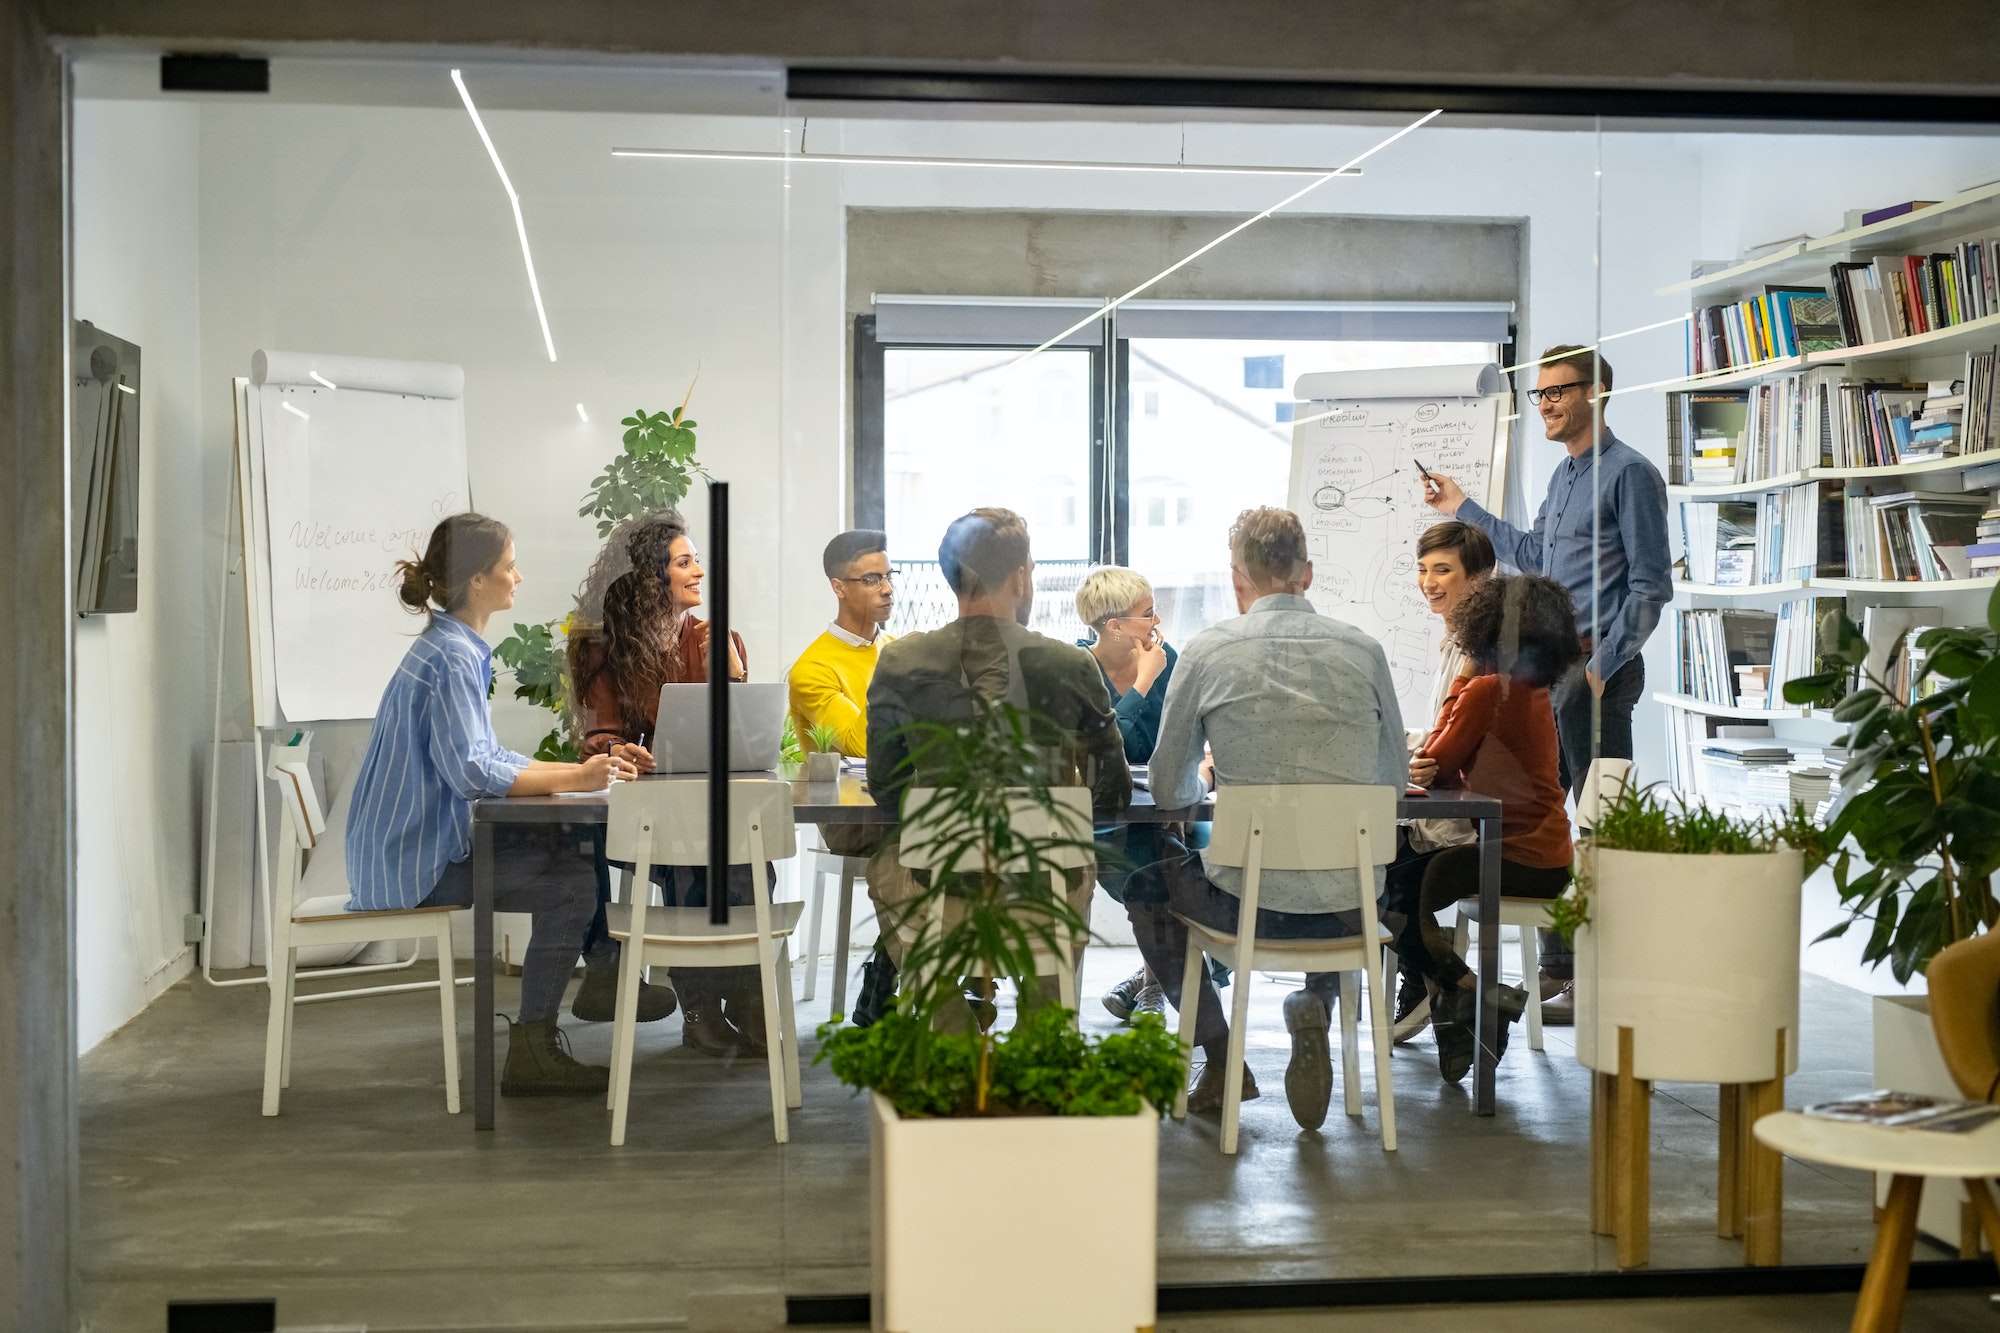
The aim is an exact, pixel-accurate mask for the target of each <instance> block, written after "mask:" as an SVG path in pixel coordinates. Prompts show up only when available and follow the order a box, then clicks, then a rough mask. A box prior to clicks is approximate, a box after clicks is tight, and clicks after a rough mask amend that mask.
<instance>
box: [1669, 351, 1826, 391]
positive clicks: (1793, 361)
mask: <svg viewBox="0 0 2000 1333" xmlns="http://www.w3.org/2000/svg"><path fill="white" fill-rule="evenodd" d="M1805 368H1806V359H1805V358H1804V357H1802V356H1778V357H1773V358H1771V359H1770V360H1769V361H1758V362H1754V363H1753V364H1751V365H1747V366H1739V367H1737V368H1736V369H1734V370H1711V371H1707V372H1705V373H1703V374H1700V375H1686V376H1683V377H1682V378H1680V379H1677V380H1662V381H1660V382H1659V383H1658V384H1639V385H1634V386H1633V388H1634V390H1638V389H1656V390H1658V391H1659V392H1661V393H1684V392H1686V391H1687V390H1689V389H1730V388H1736V387H1739V386H1741V385H1745V384H1755V383H1756V382H1757V381H1759V380H1762V379H1769V378H1770V377H1771V376H1773V375H1788V374H1792V373H1794V372H1796V371H1800V370H1804V369H1805Z"/></svg>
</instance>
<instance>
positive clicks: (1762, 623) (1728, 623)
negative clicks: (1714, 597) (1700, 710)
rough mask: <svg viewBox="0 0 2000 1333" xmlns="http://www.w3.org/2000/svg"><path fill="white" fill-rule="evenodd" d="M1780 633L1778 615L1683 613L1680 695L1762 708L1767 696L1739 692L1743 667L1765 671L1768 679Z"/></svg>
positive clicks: (1678, 627) (1678, 635)
mask: <svg viewBox="0 0 2000 1333" xmlns="http://www.w3.org/2000/svg"><path fill="white" fill-rule="evenodd" d="M1777 628H1778V617H1777V614H1776V613H1775V612H1771V611H1759V610H1751V609H1748V608H1737V607H1725V608H1709V607H1703V608H1699V609H1696V610H1684V611H1678V612H1676V613H1675V616H1674V635H1675V640H1676V647H1677V650H1678V655H1679V658H1680V692H1681V693H1682V694H1685V695H1687V696H1688V697H1689V698H1692V699H1698V700H1700V701H1701V702H1702V703H1707V704H1717V705H1720V706H1722V707H1725V708H1763V707H1765V706H1766V703H1765V701H1766V699H1767V698H1768V697H1769V696H1768V693H1767V692H1766V693H1759V694H1758V695H1756V696H1755V697H1754V698H1751V697H1744V696H1743V695H1741V694H1740V693H1739V688H1740V685H1741V680H1740V678H1739V677H1738V675H1737V668H1739V667H1753V668H1755V667H1761V668H1763V669H1764V671H1765V673H1766V675H1767V680H1766V686H1767V690H1768V674H1769V672H1770V668H1771V662H1772V647H1773V641H1774V638H1775V635H1776V633H1777Z"/></svg>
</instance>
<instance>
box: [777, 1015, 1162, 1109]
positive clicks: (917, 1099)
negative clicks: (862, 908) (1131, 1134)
mask: <svg viewBox="0 0 2000 1333" xmlns="http://www.w3.org/2000/svg"><path fill="white" fill-rule="evenodd" d="M820 1041H821V1045H820V1050H819V1054H818V1056H816V1057H815V1059H817V1060H821V1061H825V1062H826V1063H827V1065H828V1066H829V1067H830V1068H831V1069H832V1070H833V1073H834V1076H835V1077H836V1078H838V1079H839V1080H840V1081H841V1082H842V1083H845V1084H848V1085H849V1086H851V1087H857V1088H872V1089H874V1090H875V1091H877V1092H880V1093H881V1094H882V1095H883V1096H885V1097H887V1098H888V1099H889V1101H890V1103H891V1104H892V1105H894V1106H895V1108H896V1110H897V1112H898V1114H901V1115H906V1116H970V1115H996V1116H997V1115H1136V1114H1138V1112H1139V1109H1140V1107H1141V1106H1151V1107H1154V1108H1155V1109H1156V1110H1163V1109H1164V1108H1166V1107H1169V1106H1172V1105H1173V1101H1174V1095H1175V1093H1176V1092H1178V1091H1179V1088H1180V1080H1181V1049H1180V1041H1179V1039H1178V1038H1176V1037H1175V1036H1174V1034H1173V1033H1171V1032H1169V1031H1168V1030H1167V1026H1166V1024H1165V1023H1164V1022H1162V1021H1161V1020H1160V1018H1159V1017H1158V1016H1157V1015H1152V1014H1142V1015H1140V1016H1139V1017H1138V1018H1136V1019H1135V1020H1134V1021H1133V1024H1132V1027H1131V1029H1130V1030H1129V1031H1125V1032H1119V1033H1114V1034H1113V1035H1111V1036H1108V1037H1102V1038H1093V1037H1085V1036H1081V1035H1079V1034H1077V1033H1075V1032H1072V1031H1071V1030H1070V1026H1069V1011H1068V1010H1066V1009H1061V1008H1058V1007H1056V1006H1053V1005H1048V1006H1044V1007H1042V1008H1040V1009H1038V1010H1036V1011H1034V1012H1033V1013H1032V1014H1030V1015H1028V1016H1027V1017H1025V1018H1023V1019H1022V1020H1021V1022H1020V1023H1019V1024H1017V1025H1016V1026H1015V1028H1014V1029H1013V1031H1011V1032H1009V1033H1006V1034H1004V1035H1002V1036H999V1037H996V1038H994V1039H993V1040H992V1042H991V1044H990V1049H989V1051H988V1052H987V1054H988V1059H989V1065H988V1068H989V1073H988V1078H987V1087H986V1100H985V1105H984V1107H983V1109H982V1108H981V1107H980V1105H979V1102H978V1085H979V1067H980V1060H981V1055H982V1051H981V1046H980V1041H981V1038H980V1037H979V1036H978V1035H976V1034H973V1033H938V1032H933V1031H931V1030H930V1028H929V1025H928V1024H926V1023H925V1022H924V1021H923V1020H922V1019H919V1018H917V1017H915V1016H914V1015H912V1014H910V1013H907V1012H904V1011H902V1010H897V1011H894V1012H891V1013H888V1014H885V1015H883V1016H882V1018H881V1019H880V1020H879V1021H878V1022H876V1023H875V1024H873V1025H872V1026H870V1027H865V1028H857V1027H837V1026H835V1025H834V1024H831V1023H829V1024H826V1025H824V1026H822V1027H821V1028H820Z"/></svg>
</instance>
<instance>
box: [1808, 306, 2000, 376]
mask: <svg viewBox="0 0 2000 1333" xmlns="http://www.w3.org/2000/svg"><path fill="white" fill-rule="evenodd" d="M1995 341H2000V315H1988V316H1986V317H1985V318H1984V319H1973V320H1967V321H1966V322H1965V323H1963V324H1953V325H1951V326H1950V327H1949V328H1943V329H1932V330H1931V331H1930V332H1929V333H1913V334H1911V335H1910V336H1909V337H1907V338H1891V339H1889V340H1887V341H1886V342H1879V343H1863V344H1862V345H1861V346H1859V347H1836V348H1833V349H1831V350H1829V351H1825V352H1807V353H1806V354H1805V360H1806V364H1807V365H1812V366H1843V365H1849V364H1851V363H1853V362H1856V361H1882V360H1886V359H1888V358H1890V357H1897V358H1902V357H1909V356H1929V355H1932V354H1935V353H1941V352H1951V351H1956V350H1958V349H1959V348H1961V347H1967V346H1976V345H1978V344H1980V343H1992V342H1995Z"/></svg>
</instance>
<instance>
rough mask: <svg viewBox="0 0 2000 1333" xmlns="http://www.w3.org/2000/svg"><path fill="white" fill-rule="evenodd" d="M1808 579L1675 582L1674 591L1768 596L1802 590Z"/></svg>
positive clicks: (1716, 594)
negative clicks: (1777, 581) (1731, 583)
mask: <svg viewBox="0 0 2000 1333" xmlns="http://www.w3.org/2000/svg"><path fill="white" fill-rule="evenodd" d="M1809 582H1810V580H1807V579H1786V580H1784V581H1783V582H1780V583H1751V584H1743V585H1730V586H1724V585H1722V584H1719V583H1678V582H1677V583H1675V584H1674V591H1675V592H1676V593H1687V594H1688V595H1689V596H1691V597H1768V596H1771V595H1772V594H1774V593H1788V592H1791V593H1796V592H1804V591H1805V590H1806V586H1807V584H1808V583H1809Z"/></svg>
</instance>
